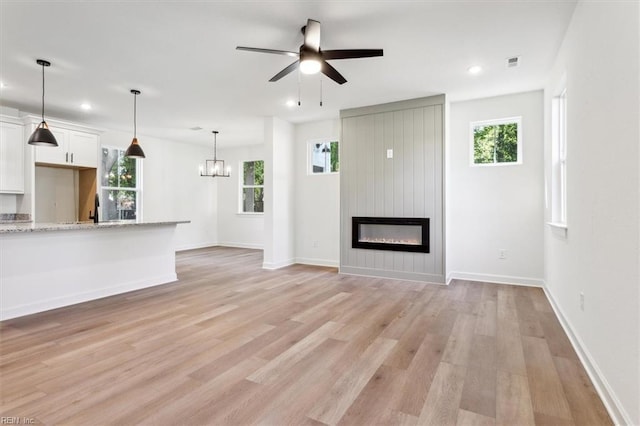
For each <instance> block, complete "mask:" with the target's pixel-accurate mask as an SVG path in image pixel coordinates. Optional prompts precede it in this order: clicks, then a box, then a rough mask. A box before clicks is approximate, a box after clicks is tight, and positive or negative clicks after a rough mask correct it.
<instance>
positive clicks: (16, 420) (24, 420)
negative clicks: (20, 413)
mask: <svg viewBox="0 0 640 426" xmlns="http://www.w3.org/2000/svg"><path fill="white" fill-rule="evenodd" d="M34 424H36V419H34V418H33V417H17V416H15V417H8V416H2V417H0V425H34Z"/></svg>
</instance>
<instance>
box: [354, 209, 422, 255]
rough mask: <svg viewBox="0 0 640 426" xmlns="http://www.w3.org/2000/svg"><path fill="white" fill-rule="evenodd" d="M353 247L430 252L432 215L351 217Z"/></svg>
mask: <svg viewBox="0 0 640 426" xmlns="http://www.w3.org/2000/svg"><path fill="white" fill-rule="evenodd" d="M351 230H352V240H351V247H353V248H361V249H372V250H393V251H410V252H421V253H429V218H407V217H352V218H351Z"/></svg>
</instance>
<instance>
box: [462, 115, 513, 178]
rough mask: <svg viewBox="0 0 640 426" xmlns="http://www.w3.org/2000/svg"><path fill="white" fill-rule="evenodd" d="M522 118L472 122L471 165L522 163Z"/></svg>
mask: <svg viewBox="0 0 640 426" xmlns="http://www.w3.org/2000/svg"><path fill="white" fill-rule="evenodd" d="M521 122H522V120H521V118H520V117H511V118H501V119H497V120H487V121H476V122H473V123H471V165H474V166H494V165H510V164H522V129H521V127H522V126H521Z"/></svg>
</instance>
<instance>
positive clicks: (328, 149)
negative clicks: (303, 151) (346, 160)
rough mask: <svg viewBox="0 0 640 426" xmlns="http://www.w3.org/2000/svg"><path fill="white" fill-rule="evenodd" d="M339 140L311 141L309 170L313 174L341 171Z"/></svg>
mask: <svg viewBox="0 0 640 426" xmlns="http://www.w3.org/2000/svg"><path fill="white" fill-rule="evenodd" d="M339 151H340V150H339V146H338V142H337V141H333V142H309V156H310V158H309V160H310V165H309V172H310V173H311V174H322V173H337V172H338V171H340V152H339Z"/></svg>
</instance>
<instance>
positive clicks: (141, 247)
mask: <svg viewBox="0 0 640 426" xmlns="http://www.w3.org/2000/svg"><path fill="white" fill-rule="evenodd" d="M177 223H185V222H160V223H132V224H121V225H118V224H109V223H105V224H102V223H101V224H98V225H94V224H90V225H89V224H81V225H77V226H73V225H62V226H56V225H50V226H49V227H46V226H42V225H28V224H27V225H26V226H22V227H21V226H14V227H9V228H10V229H7V227H4V229H0V320H6V319H10V318H15V317H19V316H23V315H28V314H33V313H36V312H42V311H46V310H49V309H54V308H59V307H62V306H67V305H72V304H75V303H80V302H86V301H89V300H93V299H98V298H101V297H105V296H111V295H114V294H119V293H124V292H128V291H132V290H138V289H141V288H145V287H150V286H154V285H159V284H164V283H168V282H171V281H175V280H176V279H177V276H176V268H175V243H174V234H175V229H176V225H177Z"/></svg>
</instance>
